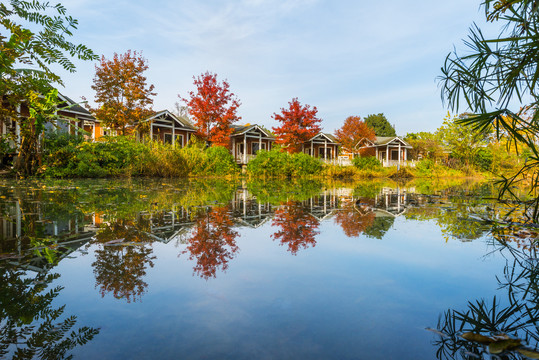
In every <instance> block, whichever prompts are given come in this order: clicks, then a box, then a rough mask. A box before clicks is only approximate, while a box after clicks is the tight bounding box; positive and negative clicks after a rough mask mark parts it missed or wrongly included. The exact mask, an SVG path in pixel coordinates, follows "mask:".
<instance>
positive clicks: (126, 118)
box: [90, 50, 156, 135]
mask: <svg viewBox="0 0 539 360" xmlns="http://www.w3.org/2000/svg"><path fill="white" fill-rule="evenodd" d="M147 69H148V65H147V64H146V59H144V58H143V57H142V55H139V54H138V53H137V52H136V51H134V52H131V50H128V51H127V52H126V53H125V54H123V55H118V54H116V53H114V57H113V58H112V60H108V59H106V58H105V57H104V56H102V57H101V62H100V63H99V65H96V66H95V77H94V84H93V85H92V89H93V90H95V92H96V94H95V102H96V104H97V105H98V106H97V107H96V108H91V107H90V111H92V113H93V114H94V115H95V117H96V118H97V119H99V120H101V121H102V122H103V125H104V126H106V127H109V128H112V129H116V130H120V131H121V132H122V135H126V133H127V130H128V128H127V127H128V126H130V125H134V124H137V123H138V122H139V121H141V120H144V119H146V118H148V117H149V116H150V115H152V114H153V111H152V108H151V107H152V105H153V99H152V98H151V96H155V95H156V94H155V93H153V92H152V91H153V89H154V86H153V85H149V86H148V85H147V84H146V77H145V76H144V75H143V73H144V71H146V70H147Z"/></svg>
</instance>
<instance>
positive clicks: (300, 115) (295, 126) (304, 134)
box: [272, 98, 322, 153]
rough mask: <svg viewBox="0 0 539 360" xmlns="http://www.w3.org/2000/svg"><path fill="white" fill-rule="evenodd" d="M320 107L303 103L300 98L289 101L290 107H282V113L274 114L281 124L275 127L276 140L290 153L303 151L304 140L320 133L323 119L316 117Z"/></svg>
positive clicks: (274, 117)
mask: <svg viewBox="0 0 539 360" xmlns="http://www.w3.org/2000/svg"><path fill="white" fill-rule="evenodd" d="M317 113H318V109H317V108H316V106H315V107H313V108H312V109H311V107H310V106H309V105H301V104H300V102H299V101H298V98H294V99H292V101H290V102H289V103H288V109H285V108H281V113H280V114H277V113H274V114H273V116H272V117H273V119H275V120H277V121H279V122H280V123H281V126H279V127H276V128H275V127H274V128H273V131H274V132H275V135H276V136H277V139H276V140H275V142H276V143H277V144H280V145H282V146H283V147H284V148H285V149H286V150H287V151H288V152H289V153H296V152H299V151H301V146H302V145H303V143H304V142H306V141H308V140H309V139H310V138H312V137H313V136H315V135H316V134H318V133H319V132H320V131H321V130H322V128H321V127H320V125H319V124H320V123H321V122H322V120H321V119H319V118H317V117H316V114H317Z"/></svg>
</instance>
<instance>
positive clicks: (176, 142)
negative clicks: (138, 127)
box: [137, 110, 196, 147]
mask: <svg viewBox="0 0 539 360" xmlns="http://www.w3.org/2000/svg"><path fill="white" fill-rule="evenodd" d="M140 123H148V128H147V130H145V132H143V133H142V134H140V133H137V138H138V139H140V137H141V135H146V134H148V135H149V136H150V138H151V139H153V140H156V141H161V142H163V143H167V144H172V145H173V146H179V147H184V146H186V145H187V143H189V140H191V137H192V136H193V135H194V133H195V132H196V129H195V127H194V126H193V125H191V124H190V123H189V122H188V121H186V120H185V119H182V118H180V117H178V116H176V115H174V114H172V113H171V112H170V111H168V110H163V111H159V112H156V113H155V114H153V115H152V116H150V117H149V118H147V119H145V120H142V121H141V122H140Z"/></svg>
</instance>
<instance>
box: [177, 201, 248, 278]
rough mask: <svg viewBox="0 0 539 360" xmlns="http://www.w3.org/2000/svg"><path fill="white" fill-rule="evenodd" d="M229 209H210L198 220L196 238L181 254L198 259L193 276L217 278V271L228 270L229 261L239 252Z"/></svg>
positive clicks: (193, 237)
mask: <svg viewBox="0 0 539 360" xmlns="http://www.w3.org/2000/svg"><path fill="white" fill-rule="evenodd" d="M233 225H234V222H233V220H232V217H231V216H230V212H229V209H228V207H225V206H221V207H215V208H211V209H210V210H209V211H208V212H206V213H204V214H202V215H200V216H198V217H197V219H196V220H195V229H194V231H193V236H192V237H191V238H190V239H189V240H188V242H189V245H188V246H187V249H186V250H184V251H183V252H182V254H185V253H189V260H193V259H196V261H197V263H196V265H195V267H194V268H193V270H194V272H195V273H196V274H198V275H199V276H200V277H202V278H204V279H208V278H211V277H215V275H216V273H217V269H219V268H221V270H223V271H225V270H226V269H228V261H230V260H231V259H233V258H234V254H235V253H236V252H237V251H238V250H239V248H238V246H237V245H236V240H235V239H236V237H237V236H238V235H239V233H238V232H237V231H234V230H232V226H233Z"/></svg>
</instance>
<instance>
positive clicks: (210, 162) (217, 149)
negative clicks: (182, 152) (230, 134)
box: [204, 146, 239, 175]
mask: <svg viewBox="0 0 539 360" xmlns="http://www.w3.org/2000/svg"><path fill="white" fill-rule="evenodd" d="M205 155H206V167H205V169H204V170H205V173H206V174H214V175H231V174H234V173H237V172H238V170H239V168H238V165H237V164H236V161H234V157H233V156H232V154H231V153H230V151H228V149H227V148H225V147H222V146H212V147H210V148H208V149H206V151H205Z"/></svg>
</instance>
